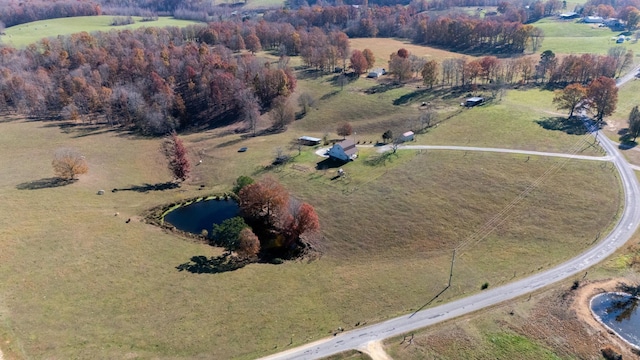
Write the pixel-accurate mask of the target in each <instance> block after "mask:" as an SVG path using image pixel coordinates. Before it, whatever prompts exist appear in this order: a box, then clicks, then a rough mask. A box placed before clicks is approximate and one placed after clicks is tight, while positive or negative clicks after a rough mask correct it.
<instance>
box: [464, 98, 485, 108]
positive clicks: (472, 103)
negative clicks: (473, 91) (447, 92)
mask: <svg viewBox="0 0 640 360" xmlns="http://www.w3.org/2000/svg"><path fill="white" fill-rule="evenodd" d="M482 103H484V98H483V97H480V96H474V97H470V98H468V99H466V100H465V101H464V102H463V103H462V104H460V105H464V106H466V107H474V106H478V105H480V104H482Z"/></svg>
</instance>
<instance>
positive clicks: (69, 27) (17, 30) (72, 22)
mask: <svg viewBox="0 0 640 360" xmlns="http://www.w3.org/2000/svg"><path fill="white" fill-rule="evenodd" d="M113 18H114V16H112V15H104V16H79V17H72V18H60V19H49V20H41V21H34V22H31V23H27V24H20V25H16V26H12V27H9V28H7V29H6V30H5V35H3V36H0V42H2V43H3V44H8V45H11V46H15V47H25V46H27V45H29V44H32V43H35V42H37V41H38V40H40V39H42V38H46V37H56V36H58V35H69V34H74V33H78V32H81V31H86V32H88V33H91V32H94V31H110V30H116V29H137V28H140V27H143V26H146V27H152V26H153V27H165V26H177V27H184V26H187V25H193V24H197V22H195V21H189V20H178V19H174V18H171V17H159V18H158V20H157V21H146V22H145V21H142V18H141V17H136V16H134V17H133V19H134V20H135V23H134V24H130V25H123V26H111V22H112V21H113Z"/></svg>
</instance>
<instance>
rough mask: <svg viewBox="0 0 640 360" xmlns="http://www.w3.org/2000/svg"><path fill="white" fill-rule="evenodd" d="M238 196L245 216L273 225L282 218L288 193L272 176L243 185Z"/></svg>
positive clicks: (287, 200) (287, 201)
mask: <svg viewBox="0 0 640 360" xmlns="http://www.w3.org/2000/svg"><path fill="white" fill-rule="evenodd" d="M238 197H239V198H240V209H241V210H242V213H243V215H244V216H245V217H247V218H249V219H250V220H262V221H263V222H264V223H266V224H268V225H274V224H275V223H276V222H277V221H276V220H277V219H280V218H282V214H284V213H285V212H286V208H287V205H288V203H289V193H288V192H287V190H286V189H285V188H284V187H283V186H282V185H280V183H278V182H277V181H276V180H275V179H274V178H272V177H265V178H264V179H262V180H260V181H258V182H255V183H253V184H249V185H247V186H245V187H243V188H242V190H240V193H239V194H238Z"/></svg>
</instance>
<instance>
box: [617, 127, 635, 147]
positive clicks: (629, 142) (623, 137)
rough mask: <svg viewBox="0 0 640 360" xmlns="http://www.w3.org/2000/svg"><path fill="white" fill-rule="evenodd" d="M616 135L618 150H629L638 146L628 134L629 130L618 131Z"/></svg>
mask: <svg viewBox="0 0 640 360" xmlns="http://www.w3.org/2000/svg"><path fill="white" fill-rule="evenodd" d="M618 135H620V145H618V148H619V149H620V150H629V149H632V148H634V147H636V146H638V143H637V142H636V139H634V138H633V136H632V135H631V134H630V133H629V129H620V130H618Z"/></svg>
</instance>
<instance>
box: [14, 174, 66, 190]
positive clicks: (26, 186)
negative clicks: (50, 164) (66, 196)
mask: <svg viewBox="0 0 640 360" xmlns="http://www.w3.org/2000/svg"><path fill="white" fill-rule="evenodd" d="M76 181H78V179H63V178H58V177H53V178H44V179H40V180H35V181H29V182H24V183H22V184H18V185H16V189H18V190H38V189H47V188H55V187H60V186H67V185H70V184H73V183H74V182H76Z"/></svg>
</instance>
